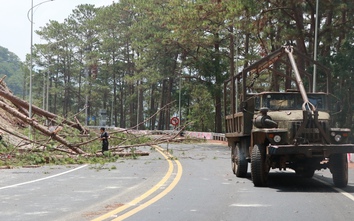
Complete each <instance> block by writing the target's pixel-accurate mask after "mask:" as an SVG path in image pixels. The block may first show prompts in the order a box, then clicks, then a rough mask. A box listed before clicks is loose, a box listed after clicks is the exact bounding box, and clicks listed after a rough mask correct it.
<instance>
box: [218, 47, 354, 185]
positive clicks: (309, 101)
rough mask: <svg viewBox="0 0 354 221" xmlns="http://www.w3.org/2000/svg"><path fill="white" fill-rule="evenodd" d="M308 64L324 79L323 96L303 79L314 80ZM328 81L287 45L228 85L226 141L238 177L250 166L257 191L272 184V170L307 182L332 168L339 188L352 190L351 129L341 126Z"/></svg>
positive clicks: (320, 85) (321, 85) (226, 90)
mask: <svg viewBox="0 0 354 221" xmlns="http://www.w3.org/2000/svg"><path fill="white" fill-rule="evenodd" d="M294 54H296V56H297V59H298V60H301V61H302V62H301V63H300V64H301V68H298V66H297V64H296V62H295V57H294ZM309 63H313V64H316V65H318V66H319V67H320V70H321V71H322V72H321V73H322V74H323V76H324V77H322V78H323V82H319V86H318V88H320V89H322V91H320V92H307V91H306V89H305V84H306V83H307V84H308V85H312V84H311V80H308V82H305V83H304V82H303V80H302V76H301V75H303V76H305V77H306V76H307V77H308V79H311V78H310V74H308V73H307V72H306V71H305V68H304V66H305V64H309ZM292 75H295V78H294V77H293V76H292ZM329 76H330V75H329V70H328V69H327V68H325V67H324V66H323V65H321V64H320V63H318V62H316V61H314V60H312V59H311V58H309V57H307V56H306V55H304V54H301V53H300V52H298V51H297V50H296V49H295V48H294V47H293V46H291V45H285V46H283V47H281V48H279V49H278V50H276V51H274V52H273V53H271V54H269V55H267V56H265V57H263V58H262V59H260V60H258V61H256V62H255V63H253V64H251V65H250V66H248V67H246V68H244V69H243V70H242V71H241V72H240V73H238V74H237V75H234V76H231V77H230V78H229V79H228V80H227V81H225V83H224V105H225V116H226V117H225V125H226V133H225V136H226V138H227V140H228V145H229V146H230V147H231V165H232V170H233V172H234V174H235V175H236V176H237V177H245V176H246V175H247V170H248V164H249V163H250V164H251V176H252V181H253V183H254V185H255V186H265V185H266V184H267V178H268V173H269V171H270V169H271V168H272V169H276V168H278V169H280V170H286V169H287V168H291V169H293V170H295V172H296V173H297V174H299V175H302V176H304V177H308V178H311V177H312V176H313V175H314V173H315V171H316V170H320V169H327V168H329V169H330V171H331V173H332V175H333V182H334V185H335V186H337V187H344V186H347V184H348V161H347V153H354V145H353V144H351V143H350V138H349V136H350V133H351V131H350V129H348V128H338V127H337V124H336V121H335V116H336V113H338V112H339V110H337V109H336V108H333V107H336V106H337V105H335V104H337V102H338V101H339V100H338V99H337V98H335V97H334V96H333V95H332V94H331V93H329V88H330V87H329V83H330V82H329ZM257 80H259V82H258V83H257ZM240 85H241V86H240ZM310 90H311V88H309V89H308V91H310ZM332 125H336V126H335V127H334V126H332Z"/></svg>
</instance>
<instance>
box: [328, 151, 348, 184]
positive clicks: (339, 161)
mask: <svg viewBox="0 0 354 221" xmlns="http://www.w3.org/2000/svg"><path fill="white" fill-rule="evenodd" d="M329 163H330V169H331V172H332V177H333V183H334V185H335V186H336V187H346V186H347V185H348V160H347V154H345V153H344V154H332V155H331V156H330V157H329Z"/></svg>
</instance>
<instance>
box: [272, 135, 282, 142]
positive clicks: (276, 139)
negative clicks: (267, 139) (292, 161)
mask: <svg viewBox="0 0 354 221" xmlns="http://www.w3.org/2000/svg"><path fill="white" fill-rule="evenodd" d="M273 139H274V142H276V143H279V142H280V141H281V136H279V135H275V136H274V138H273Z"/></svg>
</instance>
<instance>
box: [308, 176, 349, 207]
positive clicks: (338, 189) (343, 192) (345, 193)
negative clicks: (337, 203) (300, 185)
mask: <svg viewBox="0 0 354 221" xmlns="http://www.w3.org/2000/svg"><path fill="white" fill-rule="evenodd" d="M313 179H315V180H317V181H319V182H321V183H323V184H325V185H327V186H330V187H331V188H332V189H334V190H335V191H337V192H338V193H341V194H343V195H344V196H346V197H348V198H349V199H350V200H352V201H354V196H353V195H352V194H350V193H348V192H345V191H344V190H342V189H340V188H338V187H334V186H332V185H331V184H330V183H328V182H326V181H323V180H321V179H319V178H317V177H313Z"/></svg>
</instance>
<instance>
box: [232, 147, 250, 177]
mask: <svg viewBox="0 0 354 221" xmlns="http://www.w3.org/2000/svg"><path fill="white" fill-rule="evenodd" d="M231 166H232V171H233V172H234V174H235V175H236V176H237V177H246V176H247V167H248V161H247V159H246V154H245V151H244V150H243V151H242V150H241V147H240V143H237V144H236V145H232V147H231Z"/></svg>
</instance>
